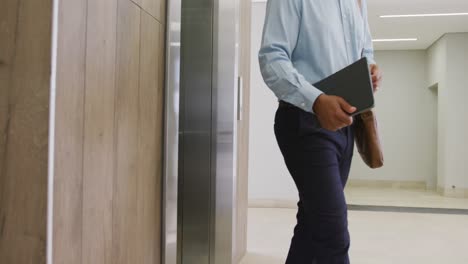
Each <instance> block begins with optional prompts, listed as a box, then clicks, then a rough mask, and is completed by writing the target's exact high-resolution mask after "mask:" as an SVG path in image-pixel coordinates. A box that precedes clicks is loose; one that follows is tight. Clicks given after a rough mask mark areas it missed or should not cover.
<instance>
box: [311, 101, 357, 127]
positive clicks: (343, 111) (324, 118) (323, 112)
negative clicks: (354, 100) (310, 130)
mask: <svg viewBox="0 0 468 264" xmlns="http://www.w3.org/2000/svg"><path fill="white" fill-rule="evenodd" d="M313 110H314V113H315V114H316V115H317V118H318V121H319V122H320V126H321V127H323V128H325V129H327V130H330V131H337V130H338V129H341V128H343V127H346V126H350V125H351V124H353V118H352V117H351V116H350V114H352V113H354V112H355V111H356V107H353V106H351V105H349V104H348V103H347V102H346V101H345V100H344V99H343V98H341V97H338V96H332V95H326V94H322V95H320V96H319V97H318V98H317V100H316V101H315V103H314V109H313Z"/></svg>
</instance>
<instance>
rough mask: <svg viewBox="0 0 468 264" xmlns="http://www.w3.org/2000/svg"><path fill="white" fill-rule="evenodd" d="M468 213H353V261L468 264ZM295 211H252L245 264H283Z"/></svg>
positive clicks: (351, 218)
mask: <svg viewBox="0 0 468 264" xmlns="http://www.w3.org/2000/svg"><path fill="white" fill-rule="evenodd" d="M467 222H468V215H443V214H414V213H387V212H367V211H350V212H349V226H350V233H351V237H352V244H351V251H350V255H351V263H354V264H395V263H398V264H419V263H424V264H440V263H447V264H463V263H468V252H467V251H466V244H467V242H468V225H466V223H467ZM294 224H295V210H293V209H271V208H261V209H260V208H250V209H249V230H248V254H247V256H246V257H245V258H244V260H243V261H242V262H241V264H283V263H284V260H285V257H286V255H287V251H288V247H289V241H290V239H291V234H292V230H293V227H294Z"/></svg>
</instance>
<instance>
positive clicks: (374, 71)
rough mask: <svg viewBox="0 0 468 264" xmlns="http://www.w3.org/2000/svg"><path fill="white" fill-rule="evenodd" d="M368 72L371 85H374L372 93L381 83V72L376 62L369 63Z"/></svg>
mask: <svg viewBox="0 0 468 264" xmlns="http://www.w3.org/2000/svg"><path fill="white" fill-rule="evenodd" d="M370 72H371V76H372V86H373V87H374V93H375V92H377V91H378V90H379V88H380V85H381V84H382V72H381V71H380V68H379V66H378V65H377V64H371V65H370Z"/></svg>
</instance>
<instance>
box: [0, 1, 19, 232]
mask: <svg viewBox="0 0 468 264" xmlns="http://www.w3.org/2000/svg"><path fill="white" fill-rule="evenodd" d="M18 3H19V2H18V0H4V1H3V4H2V5H3V6H2V8H1V9H0V25H2V26H0V236H1V234H2V230H3V229H2V224H1V223H3V220H2V219H3V218H4V214H2V206H1V205H3V203H2V199H3V189H4V188H5V182H4V181H5V178H6V177H5V167H4V166H5V164H4V163H5V160H6V156H5V151H6V140H7V132H8V124H9V116H10V109H9V94H10V93H9V90H10V83H11V72H12V70H13V67H12V66H13V58H14V54H15V50H16V47H15V32H16V27H17V19H16V16H17V14H18Z"/></svg>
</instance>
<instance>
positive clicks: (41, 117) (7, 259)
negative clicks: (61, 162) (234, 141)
mask: <svg viewBox="0 0 468 264" xmlns="http://www.w3.org/2000/svg"><path fill="white" fill-rule="evenodd" d="M5 3H6V6H5V7H6V9H5V10H2V12H1V15H2V18H1V19H2V23H1V24H0V28H2V39H1V41H2V45H1V46H2V48H5V49H6V50H2V52H1V54H2V55H1V56H2V57H1V60H2V61H3V63H2V66H0V67H2V68H4V67H5V66H6V70H5V71H4V70H2V82H4V81H5V80H6V85H4V84H5V83H2V86H3V87H2V91H4V89H5V88H6V89H8V92H7V94H8V96H7V97H6V98H8V101H7V102H5V101H4V100H2V105H3V106H2V108H3V107H5V105H4V104H5V103H6V104H7V109H8V110H7V111H8V112H7V116H6V120H7V121H6V124H5V123H4V122H5V121H3V128H2V129H3V131H2V133H3V135H4V136H3V141H4V147H3V149H4V152H3V161H4V163H3V166H2V177H1V178H2V179H3V182H2V187H3V192H2V197H3V198H2V199H1V204H0V209H1V212H0V260H1V263H15V264H23V263H25V264H26V263H28V264H29V263H39V264H41V263H45V239H46V203H47V155H48V149H47V148H48V124H49V120H48V119H49V111H48V105H49V84H50V44H51V30H50V28H51V17H52V16H51V14H52V12H51V11H52V8H51V4H52V1H51V0H42V1H35V0H24V1H13V2H11V1H7V2H5ZM3 8H4V6H3V2H2V9H3ZM4 12H8V14H4ZM3 15H5V17H3ZM3 37H5V39H3ZM11 38H13V39H14V40H13V42H12V39H11ZM3 41H5V42H3ZM3 52H11V53H8V54H5V53H3ZM2 93H3V92H2ZM3 110H4V109H3ZM4 118H5V116H3V118H2V119H3V120H5V119H4ZM5 135H6V136H5Z"/></svg>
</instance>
